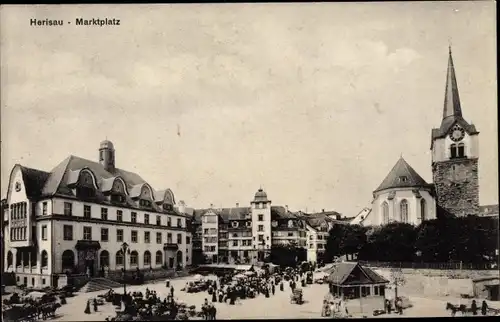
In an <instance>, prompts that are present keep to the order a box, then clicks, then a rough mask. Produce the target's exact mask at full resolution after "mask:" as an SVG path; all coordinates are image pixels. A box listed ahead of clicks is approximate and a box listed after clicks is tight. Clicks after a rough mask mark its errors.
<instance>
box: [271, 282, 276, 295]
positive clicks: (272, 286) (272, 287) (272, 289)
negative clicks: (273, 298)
mask: <svg viewBox="0 0 500 322" xmlns="http://www.w3.org/2000/svg"><path fill="white" fill-rule="evenodd" d="M275 291H276V289H275V287H274V284H271V293H273V295H274V292H275Z"/></svg>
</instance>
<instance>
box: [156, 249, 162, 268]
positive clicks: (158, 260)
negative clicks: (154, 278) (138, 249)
mask: <svg viewBox="0 0 500 322" xmlns="http://www.w3.org/2000/svg"><path fill="white" fill-rule="evenodd" d="M162 262H163V254H162V253H161V251H157V252H156V265H161V264H162Z"/></svg>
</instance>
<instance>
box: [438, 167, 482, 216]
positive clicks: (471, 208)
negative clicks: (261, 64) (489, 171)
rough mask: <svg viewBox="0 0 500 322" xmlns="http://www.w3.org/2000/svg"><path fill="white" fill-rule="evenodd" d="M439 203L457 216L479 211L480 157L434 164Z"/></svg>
mask: <svg viewBox="0 0 500 322" xmlns="http://www.w3.org/2000/svg"><path fill="white" fill-rule="evenodd" d="M432 175H433V181H434V186H435V189H436V196H437V204H438V206H441V207H442V208H443V209H444V210H446V211H447V212H449V213H450V214H453V215H455V216H465V215H475V214H478V213H479V183H478V159H452V160H449V161H444V162H436V163H434V164H433V166H432Z"/></svg>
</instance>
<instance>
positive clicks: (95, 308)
mask: <svg viewBox="0 0 500 322" xmlns="http://www.w3.org/2000/svg"><path fill="white" fill-rule="evenodd" d="M94 312H97V300H96V299H94Z"/></svg>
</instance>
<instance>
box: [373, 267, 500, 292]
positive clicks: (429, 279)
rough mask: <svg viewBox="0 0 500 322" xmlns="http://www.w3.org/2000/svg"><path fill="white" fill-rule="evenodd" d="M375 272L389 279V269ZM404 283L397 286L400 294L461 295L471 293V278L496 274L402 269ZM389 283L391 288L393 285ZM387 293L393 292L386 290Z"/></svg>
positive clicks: (492, 272) (472, 290) (491, 272)
mask: <svg viewBox="0 0 500 322" xmlns="http://www.w3.org/2000/svg"><path fill="white" fill-rule="evenodd" d="M374 271H375V272H377V273H378V274H380V275H382V276H383V277H384V278H386V279H387V280H389V281H391V270H390V269H383V268H382V269H374ZM402 272H403V275H404V279H405V283H404V285H403V286H400V287H399V288H398V293H399V294H400V295H406V296H416V297H443V296H450V297H461V295H462V294H468V295H473V294H474V285H473V282H472V281H473V279H476V278H481V277H490V276H491V277H494V276H496V277H497V276H498V275H499V272H498V271H495V270H490V271H486V270H482V271H473V270H470V271H465V270H462V271H461V270H424V269H419V270H416V269H402ZM390 285H391V289H393V288H394V287H393V286H392V284H390ZM388 292H389V293H391V292H393V290H392V291H388Z"/></svg>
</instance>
